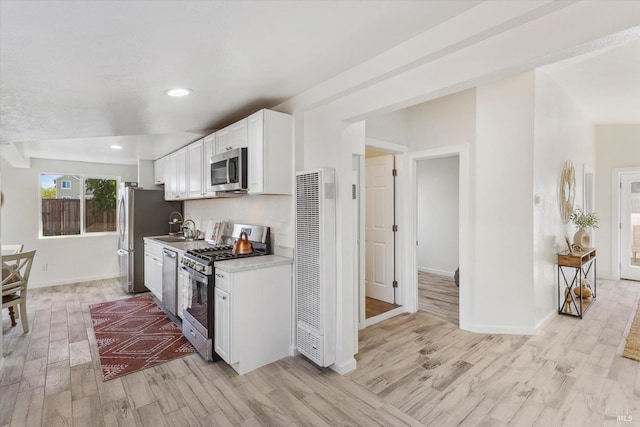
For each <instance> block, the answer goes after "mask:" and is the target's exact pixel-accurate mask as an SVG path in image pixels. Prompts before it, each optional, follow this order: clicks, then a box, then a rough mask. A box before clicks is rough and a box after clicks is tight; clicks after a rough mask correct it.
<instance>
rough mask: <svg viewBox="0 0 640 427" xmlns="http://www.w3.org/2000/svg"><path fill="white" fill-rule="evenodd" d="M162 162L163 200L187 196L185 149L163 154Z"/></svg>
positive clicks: (180, 198)
mask: <svg viewBox="0 0 640 427" xmlns="http://www.w3.org/2000/svg"><path fill="white" fill-rule="evenodd" d="M164 158H165V161H164V164H163V173H164V198H165V200H182V199H186V198H187V177H186V175H185V174H186V171H187V149H186V147H185V148H181V149H180V150H178V151H176V152H175V153H171V154H169V155H168V156H165V157H164Z"/></svg>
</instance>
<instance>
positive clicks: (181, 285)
mask: <svg viewBox="0 0 640 427" xmlns="http://www.w3.org/2000/svg"><path fill="white" fill-rule="evenodd" d="M181 265H182V253H178V296H177V299H178V317H179V318H181V319H182V312H183V311H184V310H185V308H187V305H188V304H189V299H190V298H191V281H190V280H189V273H187V272H186V271H184V270H182V269H181V268H180V266H181Z"/></svg>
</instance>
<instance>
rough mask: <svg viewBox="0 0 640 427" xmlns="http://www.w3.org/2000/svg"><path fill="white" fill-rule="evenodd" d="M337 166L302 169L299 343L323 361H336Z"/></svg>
mask: <svg viewBox="0 0 640 427" xmlns="http://www.w3.org/2000/svg"><path fill="white" fill-rule="evenodd" d="M335 192H336V189H335V171H334V170H333V169H328V168H324V169H316V170H311V171H303V172H298V173H296V267H295V272H296V345H297V348H298V351H299V352H300V353H302V354H303V355H305V356H306V357H308V358H309V359H310V360H312V361H313V362H314V363H316V364H317V365H319V366H323V367H324V366H329V365H331V364H332V363H334V362H335V341H336V332H335V328H336V326H335V325H336V314H335V313H336V256H335V246H336V236H335V228H336V227H335V225H336V204H335Z"/></svg>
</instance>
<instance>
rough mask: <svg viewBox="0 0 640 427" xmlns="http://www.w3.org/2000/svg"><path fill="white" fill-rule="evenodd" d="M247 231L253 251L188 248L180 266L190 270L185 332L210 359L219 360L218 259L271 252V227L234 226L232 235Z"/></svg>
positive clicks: (227, 247)
mask: <svg viewBox="0 0 640 427" xmlns="http://www.w3.org/2000/svg"><path fill="white" fill-rule="evenodd" d="M243 231H244V232H246V233H247V235H248V236H249V240H250V241H251V244H252V246H253V252H250V253H246V254H236V253H233V245H216V246H209V247H206V248H203V249H196V250H190V251H187V252H186V253H185V254H184V256H183V257H182V263H181V266H180V268H181V269H182V270H183V271H186V272H187V273H189V282H190V284H191V298H190V299H189V303H188V306H187V307H185V308H184V309H183V311H182V333H183V334H184V336H185V337H187V339H188V340H189V341H190V342H191V344H193V346H194V347H195V348H196V349H197V350H198V352H199V353H200V354H201V355H202V357H204V358H205V359H206V360H207V361H213V360H218V359H220V357H218V355H217V354H215V352H214V351H213V338H214V336H213V331H214V312H213V307H214V303H213V298H214V287H215V262H216V261H226V260H231V259H238V258H247V257H253V256H260V255H267V254H271V253H272V251H271V234H270V230H269V227H263V226H256V225H241V224H236V225H234V228H233V232H232V235H231V237H232V238H233V239H238V238H239V236H240V233H241V232H243Z"/></svg>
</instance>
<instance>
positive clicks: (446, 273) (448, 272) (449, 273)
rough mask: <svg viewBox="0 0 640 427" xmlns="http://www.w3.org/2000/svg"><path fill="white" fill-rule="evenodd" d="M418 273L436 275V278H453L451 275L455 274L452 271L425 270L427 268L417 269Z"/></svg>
mask: <svg viewBox="0 0 640 427" xmlns="http://www.w3.org/2000/svg"><path fill="white" fill-rule="evenodd" d="M418 271H421V272H423V273H431V274H437V275H438V276H448V277H453V275H454V274H455V272H453V271H444V270H438V269H436V268H427V267H418Z"/></svg>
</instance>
